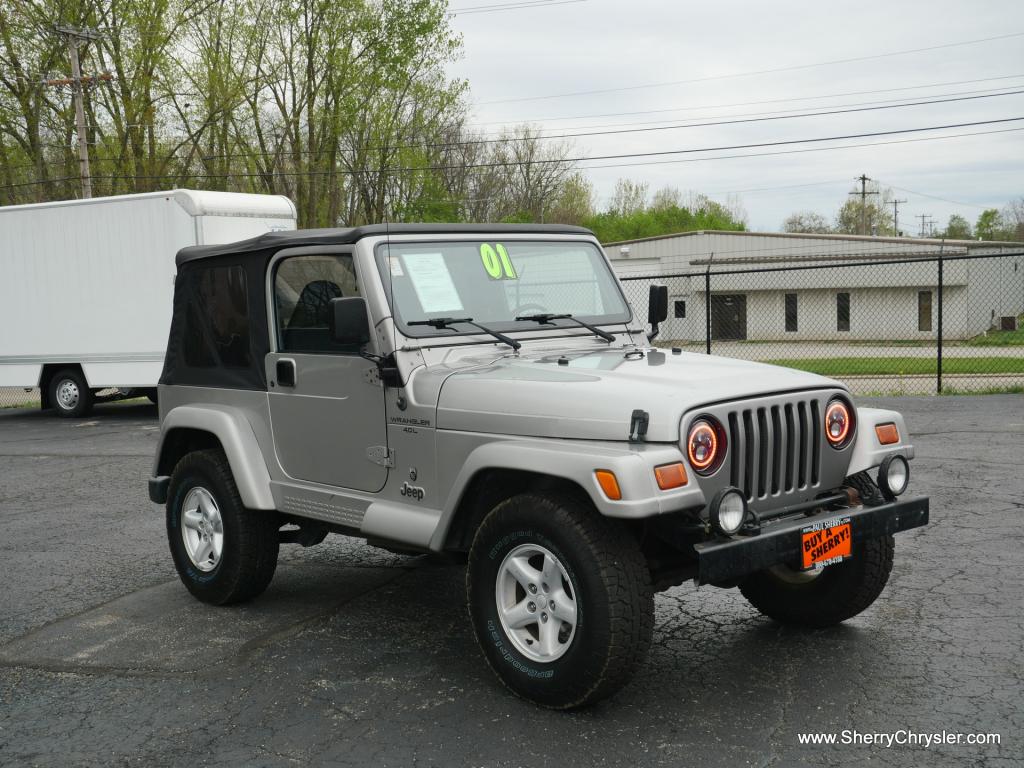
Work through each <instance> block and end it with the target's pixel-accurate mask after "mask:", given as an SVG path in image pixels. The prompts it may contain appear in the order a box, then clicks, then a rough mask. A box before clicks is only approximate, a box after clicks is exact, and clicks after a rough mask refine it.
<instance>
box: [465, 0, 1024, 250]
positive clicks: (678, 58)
mask: <svg viewBox="0 0 1024 768" xmlns="http://www.w3.org/2000/svg"><path fill="white" fill-rule="evenodd" d="M524 1H528V0H508V2H510V3H516V2H524ZM500 2H501V0H452V2H451V8H452V10H453V11H456V12H457V11H458V10H460V9H462V10H469V9H472V8H474V7H476V8H480V7H485V6H494V5H497V4H499V3H500ZM558 2H559V0H551V4H550V5H549V7H534V8H518V9H515V10H506V11H497V10H491V11H488V12H478V13H469V14H457V15H456V16H455V17H454V18H453V21H452V23H453V26H454V28H455V29H456V30H457V31H458V32H460V33H461V34H462V35H463V39H464V45H465V55H464V58H463V60H462V61H460V62H459V63H458V64H456V65H455V66H454V67H453V73H454V74H455V75H456V76H459V77H463V78H465V79H467V80H468V81H469V85H470V88H471V91H472V100H473V104H474V109H473V115H472V117H473V122H474V123H475V124H477V125H478V126H479V128H480V129H482V130H486V131H495V130H499V129H500V128H501V126H502V124H503V123H516V122H522V121H529V122H532V123H534V124H537V125H540V126H543V127H544V128H545V129H546V130H548V131H549V132H552V133H557V132H559V131H564V132H568V133H576V132H579V131H580V130H588V129H590V130H594V129H597V130H617V129H620V128H638V127H656V126H664V125H673V124H678V123H680V122H694V121H704V122H707V121H708V120H712V119H723V118H724V119H730V118H736V117H741V118H746V117H750V116H755V115H756V116H765V115H766V114H767V113H775V114H778V113H780V112H781V111H784V110H789V111H794V110H795V111H797V112H806V111H821V110H824V109H836V108H851V107H858V106H862V105H866V104H867V103H869V102H870V103H871V104H873V105H875V104H878V103H879V102H883V101H884V102H888V103H904V102H906V101H921V100H927V99H938V98H945V99H949V98H959V97H961V96H967V95H980V94H981V93H993V92H1005V91H1017V90H1020V91H1024V35H1022V36H1017V37H1005V38H1004V39H998V40H989V41H988V42H982V43H977V44H971V45H958V46H955V47H944V48H939V49H936V50H930V51H920V52H916V53H908V54H905V55H896V56H886V57H884V58H870V59H867V60H864V61H854V62H846V63H836V64H827V65H824V66H810V67H806V66H804V65H815V64H820V63H823V62H830V61H836V60H841V59H853V58H858V57H869V56H870V57H874V56H877V55H879V54H888V53H894V52H898V51H907V50H909V49H919V48H928V47H932V46H944V45H947V44H950V43H962V42H966V41H971V40H978V39H982V38H994V37H998V36H1005V35H1013V34H1014V33H1024V3H1022V2H1020V0H1016V2H1012V1H1004V0H975V1H974V2H942V1H941V0H932V1H930V2H918V1H916V0H915V1H913V2H893V0H889V1H888V2H874V1H872V0H862V1H861V2H859V3H857V4H853V3H842V4H840V3H835V2H825V3H822V2H818V3H797V2H785V1H784V0H775V1H774V2H754V1H753V0H751V1H750V2H734V1H729V0H718V2H715V3H690V2H655V1H654V0H583V1H582V2H579V1H577V2H565V1H564V0H561V3H562V4H556V3H558ZM784 68H791V69H789V71H776V72H764V70H780V69H784ZM753 72H762V74H748V73H753ZM736 75H742V76H736ZM997 78H998V79H997ZM700 79H703V81H700V82H693V81H695V80H700ZM678 81H690V82H678ZM965 81H975V82H965ZM664 83H674V84H668V85H657V84H664ZM636 86H651V87H636ZM922 86H930V87H922ZM904 88H905V89H906V90H889V89H904ZM603 89H628V90H615V91H611V92H606V93H589V94H581V93H580V92H583V91H590V92H593V91H598V90H603ZM883 89H884V90H885V91H886V92H878V91H881V90H883ZM864 91H869V92H870V93H859V94H857V95H839V94H853V93H855V92H864ZM567 94H574V95H567ZM554 95H557V96H558V97H557V98H538V97H550V96H554ZM822 96H827V97H828V98H817V97H822ZM808 97H815V98H808ZM751 102H769V103H761V104H752V103H751ZM729 105H739V106H729ZM668 110H673V111H668ZM609 113H635V114H625V115H623V114H618V115H612V114H609ZM1015 117H1017V118H1020V117H1024V94H1016V95H1005V96H998V97H991V98H981V99H975V100H972V101H952V102H947V103H942V104H932V105H927V106H914V107H902V108H895V109H883V110H877V111H873V112H853V113H848V114H842V115H832V116H818V117H802V118H796V119H785V120H771V121H765V122H759V123H740V124H734V125H720V126H714V127H700V128H685V129H672V130H660V131H652V132H647V133H621V134H615V135H610V136H600V137H585V138H576V139H573V141H574V142H575V149H576V151H575V152H574V154H575V155H577V156H586V157H593V156H602V155H621V154H626V153H644V152H660V151H670V150H681V149H691V148H705V147H722V146H733V145H739V144H757V143H763V142H776V141H787V140H792V139H807V138H817V137H830V136H842V135H849V134H861V133H872V132H876V131H892V130H900V129H907V128H923V127H930V126H942V125H950V124H958V123H972V122H979V121H989V120H999V119H1005V118H1015ZM595 127H599V128H595ZM1013 128H1019V129H1024V121H1021V122H1016V123H1003V124H993V125H980V126H975V127H966V128H958V129H947V130H943V131H935V132H931V133H917V134H905V135H896V136H888V137H877V138H864V139H851V140H848V141H846V142H832V143H828V142H826V143H819V144H800V145H792V146H781V147H775V148H774V149H773V148H760V149H744V150H731V151H719V152H707V153H700V154H689V155H676V156H674V157H673V156H662V157H650V158H626V159H622V160H605V161H593V162H590V163H583V164H582V165H583V166H584V167H586V166H600V165H606V166H607V165H610V164H620V163H631V164H635V163H651V162H658V163H661V164H658V165H633V166H632V167H605V168H598V167H594V168H592V169H591V170H588V172H587V173H588V175H589V177H590V179H591V181H592V182H593V183H594V185H595V188H596V192H597V195H598V199H599V202H600V204H601V205H604V204H605V203H606V202H607V199H608V197H609V195H610V193H611V191H612V189H613V187H614V184H615V180H616V179H617V178H619V177H629V178H632V179H635V180H638V181H645V182H647V183H649V184H650V188H651V191H652V192H653V191H654V190H656V189H658V188H660V187H663V186H667V185H670V186H675V187H678V188H680V189H681V190H684V191H685V190H696V191H699V192H704V193H707V194H709V195H710V196H712V197H714V198H716V199H724V198H725V196H726V195H727V194H728V193H730V192H738V193H739V196H740V198H741V201H742V203H743V205H744V207H745V208H746V210H747V213H748V215H749V227H750V228H751V229H753V230H766V231H778V230H779V229H780V228H781V225H782V221H783V219H784V218H785V217H786V216H787V215H788V214H790V213H791V212H793V211H796V210H804V209H809V210H814V211H817V212H819V213H822V214H824V215H826V216H828V217H829V218H830V219H831V218H832V217H833V216H834V214H835V212H836V210H837V209H838V207H839V206H840V205H841V204H842V202H843V201H844V199H845V198H846V196H847V192H848V191H849V190H850V189H851V188H852V186H853V184H854V181H853V180H854V177H856V176H859V175H860V174H861V173H866V174H867V175H868V176H869V177H871V178H874V179H878V180H879V181H880V182H881V183H882V184H883V185H885V186H890V187H894V188H897V189H894V191H895V192H896V193H897V195H898V197H899V198H901V199H907V200H908V202H907V203H906V204H904V205H902V206H900V228H901V229H902V230H904V231H905V232H907V233H908V234H911V233H912V234H916V233H917V231H918V220H917V219H915V218H914V217H915V216H917V215H919V214H931V215H932V216H934V217H935V219H936V220H937V223H938V224H939V225H942V226H944V225H945V223H946V220H947V219H948V217H949V215H950V214H952V213H959V214H961V215H963V216H965V217H966V218H967V219H968V220H969V221H971V222H972V224H973V222H974V221H975V219H976V218H977V216H978V214H979V213H980V212H981V210H982V208H984V207H1002V206H1003V205H1005V204H1006V202H1007V201H1009V200H1010V199H1012V198H1016V197H1021V196H1024V130H1018V131H1012V132H1003V133H990V134H988V135H981V136H972V137H965V138H952V139H946V140H939V141H920V142H914V143H899V144H889V145H886V146H873V147H864V148H847V149H836V150H829V151H815V152H804V153H800V154H784V155H775V156H762V157H746V158H737V159H715V160H703V161H699V162H677V163H671V164H665V162H664V161H666V160H674V159H675V160H679V159H684V158H685V159H687V160H692V159H695V158H698V157H708V156H716V155H723V154H742V153H764V152H770V151H780V150H793V149H807V148H810V147H823V146H835V145H836V144H842V143H847V144H852V143H866V142H880V141H904V140H906V139H917V138H922V137H925V136H938V135H948V134H956V133H975V132H981V131H986V132H987V131H996V130H1001V131H1006V129H1013ZM798 185H806V186H798ZM811 185H813V186H811ZM924 195H932V196H934V197H938V198H945V199H946V200H938V199H933V198H930V197H925V196H924ZM949 201H952V202H949Z"/></svg>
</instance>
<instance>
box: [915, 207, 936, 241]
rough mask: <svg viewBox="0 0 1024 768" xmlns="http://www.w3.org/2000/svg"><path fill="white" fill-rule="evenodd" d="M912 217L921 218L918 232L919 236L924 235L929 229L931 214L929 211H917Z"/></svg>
mask: <svg viewBox="0 0 1024 768" xmlns="http://www.w3.org/2000/svg"><path fill="white" fill-rule="evenodd" d="M914 218H915V219H920V220H921V230H920V232H919V236H920V237H925V236H926V235H927V234H928V233H929V230H930V228H931V224H932V221H933V219H932V215H931V214H930V213H919V214H917V216H915V217H914Z"/></svg>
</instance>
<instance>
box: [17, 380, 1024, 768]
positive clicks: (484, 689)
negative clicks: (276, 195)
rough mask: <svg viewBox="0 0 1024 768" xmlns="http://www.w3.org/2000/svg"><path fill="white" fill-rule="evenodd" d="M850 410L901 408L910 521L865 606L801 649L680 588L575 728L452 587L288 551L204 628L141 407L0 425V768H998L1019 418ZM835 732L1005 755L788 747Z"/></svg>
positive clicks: (1020, 586)
mask: <svg viewBox="0 0 1024 768" xmlns="http://www.w3.org/2000/svg"><path fill="white" fill-rule="evenodd" d="M859 402H860V403H861V404H866V405H872V404H880V405H881V406H882V407H893V408H896V409H899V410H901V411H903V413H904V415H905V416H906V419H907V424H908V426H909V428H910V430H911V433H912V436H913V440H914V443H915V445H916V448H917V458H916V460H915V461H914V462H913V463H912V466H911V470H912V482H911V492H912V493H913V492H918V493H924V494H928V495H930V496H931V499H932V501H931V524H930V525H929V526H928V527H926V528H923V529H917V530H914V531H910V532H907V533H903V534H900V535H898V536H897V539H896V565H895V569H894V572H893V575H892V578H891V580H890V582H889V586H888V587H887V588H886V590H885V592H884V593H883V594H882V596H881V597H880V598H879V600H878V601H877V602H876V603H875V605H874V606H872V607H871V608H870V609H868V611H866V612H865V613H864V614H862V615H861V616H859V617H857V618H855V619H853V620H851V621H849V622H847V623H846V624H845V625H843V626H841V627H837V628H833V629H828V630H818V631H798V630H793V629H787V628H783V627H780V626H779V625H777V624H775V623H773V622H771V621H770V620H768V619H765V618H763V617H761V616H759V615H758V614H757V613H756V612H755V611H754V610H753V609H752V608H750V607H749V606H748V605H747V604H746V602H745V601H744V600H743V598H742V597H741V596H740V594H739V592H738V591H737V590H735V589H733V590H727V591H725V590H718V589H713V588H704V589H701V590H699V591H698V590H694V589H693V588H692V586H690V585H689V584H687V585H683V586H681V587H676V588H674V589H672V590H669V591H668V592H664V593H661V594H659V595H658V596H657V599H656V606H657V617H656V623H655V630H654V645H653V648H652V651H651V655H650V657H649V658H648V660H647V661H646V663H645V664H644V665H643V666H642V667H641V669H640V670H639V672H638V674H637V676H636V678H635V679H634V681H633V682H632V683H631V684H630V685H629V686H628V687H627V688H626V689H624V690H623V691H622V692H621V693H620V694H619V695H618V696H617V697H615V698H614V699H612V700H610V701H607V702H603V703H601V704H599V705H598V706H596V707H594V708H592V709H589V710H587V711H584V712H579V713H570V714H556V713H551V712H548V711H546V710H542V709H539V708H537V707H535V706H533V705H531V704H528V703H526V702H524V701H521V700H519V699H517V698H515V697H514V696H513V695H511V694H509V693H507V692H506V691H505V690H504V689H503V688H502V687H501V685H500V684H499V683H498V682H497V680H496V679H495V678H494V676H493V675H492V674H491V672H490V670H489V669H488V668H487V666H486V664H485V662H484V660H483V658H482V656H481V654H480V653H479V652H478V650H477V648H476V646H475V643H474V640H473V637H472V631H471V628H470V626H469V623H468V621H467V619H466V611H465V603H464V598H463V571H462V569H461V568H460V567H459V566H456V565H451V564H447V563H441V562H437V561H434V560H431V559H429V558H413V557H402V556H399V555H394V554H390V553H388V552H385V551H383V550H379V549H375V548H373V547H370V546H367V545H366V544H363V543H361V542H358V541H355V540H352V539H346V538H343V537H339V536H331V537H329V538H328V539H327V541H326V542H324V544H322V545H320V546H318V547H313V548H310V549H301V548H299V547H297V546H294V545H286V546H283V547H282V556H281V564H280V566H279V569H278V575H277V576H276V577H275V580H274V583H273V584H272V585H271V587H270V589H269V590H268V591H267V593H266V594H265V595H264V596H263V598H261V599H259V600H257V601H255V602H254V603H251V604H248V605H244V606H237V607H232V608H211V607H208V606H204V605H201V604H200V603H198V602H196V601H194V600H192V599H191V598H190V597H188V595H187V593H186V592H185V590H184V587H182V586H181V585H180V583H179V582H178V581H177V578H176V576H175V574H174V572H173V569H172V566H171V561H170V556H169V554H168V552H167V546H166V543H165V533H164V523H163V517H162V514H161V510H160V509H159V508H157V507H155V506H154V505H152V504H150V502H149V500H148V498H147V496H146V478H147V477H148V474H149V469H150V462H151V457H152V452H153V450H154V447H155V444H156V434H157V430H156V421H155V409H153V408H150V407H143V406H138V405H128V404H122V405H109V406H106V407H102V408H99V409H97V412H96V415H95V416H94V417H93V418H91V419H89V420H87V421H79V422H74V421H63V420H58V419H55V418H52V417H49V416H46V415H43V414H40V413H37V412H34V411H28V410H20V411H10V412H0V522H2V524H3V530H4V535H3V536H2V537H0V587H2V589H0V765H3V766H23V765H24V766H32V765H39V766H94V765H95V766H99V765H103V766H112V765H125V766H128V765H140V766H177V765H186V764H188V765H194V764H197V763H200V764H203V765H206V766H218V765H246V766H289V765H340V766H348V765H352V766H363V765H384V766H405V765H422V766H433V765H437V766H450V765H467V766H519V765H539V764H552V765H560V766H576V765H579V766H604V765H645V766H646V765H652V766H659V765H666V766H675V765H684V764H686V765H702V766H703V765H712V766H717V765H721V766H744V765H749V766H794V765H808V766H818V765H822V766H832V765H837V766H838V765H843V766H848V765H853V766H869V765H870V766H876V767H877V766H881V767H886V766H918V765H922V764H925V763H927V764H928V765H929V766H930V768H939V767H941V766H962V765H972V766H983V767H984V768H1003V767H1004V766H1005V767H1006V768H1009V767H1010V766H1019V765H1021V764H1022V762H1024V746H1022V736H1021V734H1022V733H1024V689H1022V677H1024V547H1022V546H1021V539H1022V536H1021V525H1022V522H1024V520H1022V516H1024V475H1022V474H1021V472H1020V469H1019V467H1020V462H1021V454H1022V449H1024V396H1014V395H1006V396H1002V395H1000V396H987V397H942V398H933V397H921V398H878V399H874V398H872V399H868V398H862V399H861V400H860V401H859ZM844 729H856V730H857V731H858V732H860V733H873V732H880V733H888V732H893V731H896V730H899V729H910V730H913V731H915V732H918V733H923V732H936V731H943V730H945V731H948V732H959V733H964V734H966V733H975V732H985V733H997V734H1000V736H1001V738H1002V744H1001V745H998V746H967V745H959V746H957V745H942V746H936V745H933V746H931V747H930V748H925V747H924V746H893V747H892V748H888V749H887V748H884V747H882V746H877V745H876V746H851V745H835V746H813V747H812V746H802V745H800V744H799V743H798V741H797V734H798V733H801V732H835V733H839V732H841V731H843V730H844Z"/></svg>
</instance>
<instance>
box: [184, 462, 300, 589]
mask: <svg viewBox="0 0 1024 768" xmlns="http://www.w3.org/2000/svg"><path fill="white" fill-rule="evenodd" d="M279 528H280V524H279V520H278V517H277V514H276V513H274V512H266V511H263V510H251V509H246V508H245V507H244V505H243V504H242V499H241V497H240V496H239V494H238V488H237V486H236V485H235V480H234V477H233V476H232V474H231V467H230V466H229V465H228V462H227V459H226V458H225V457H224V454H223V453H221V452H220V451H213V450H210V451H197V452H194V453H189V454H187V455H186V456H185V457H184V458H183V459H181V461H179V462H178V464H177V466H176V467H175V468H174V472H173V473H172V475H171V482H170V486H169V489H168V495H167V540H168V544H169V545H170V549H171V557H172V558H173V560H174V567H175V569H177V571H178V576H179V577H180V578H181V581H182V583H183V584H184V585H185V586H186V587H187V588H188V591H189V592H191V593H192V594H193V595H194V596H195V597H197V598H198V599H199V600H201V601H203V602H204V603H211V604H213V605H227V604H229V603H238V602H242V601H244V600H250V599H252V598H254V597H256V596H258V595H260V594H262V592H263V591H264V590H265V589H266V588H267V586H268V585H269V584H270V580H271V579H272V578H273V577H274V571H275V570H276V568H277V554H278V546H279V535H278V530H279Z"/></svg>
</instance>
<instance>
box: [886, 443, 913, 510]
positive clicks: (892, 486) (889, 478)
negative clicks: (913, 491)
mask: <svg viewBox="0 0 1024 768" xmlns="http://www.w3.org/2000/svg"><path fill="white" fill-rule="evenodd" d="M908 485H910V465H909V464H908V463H907V460H906V459H905V458H903V457H902V456H900V455H899V454H898V453H894V454H892V455H891V456H886V457H885V459H884V460H883V461H882V465H881V466H880V467H879V468H878V488H879V489H880V490H881V491H882V495H883V496H885V497H886V498H887V499H889V500H892V499H895V498H896V497H897V496H899V495H900V494H902V493H903V492H904V491H905V490H907V486H908Z"/></svg>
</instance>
